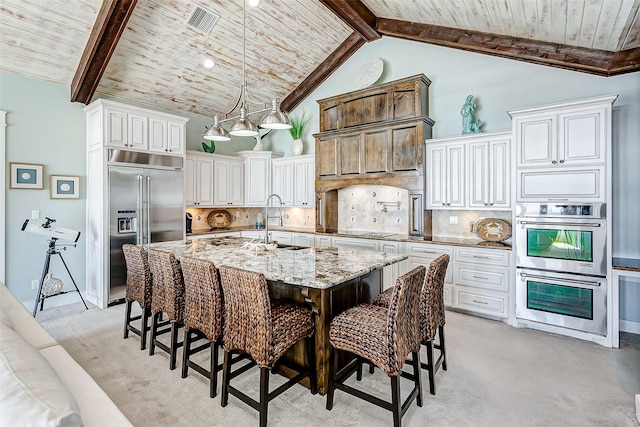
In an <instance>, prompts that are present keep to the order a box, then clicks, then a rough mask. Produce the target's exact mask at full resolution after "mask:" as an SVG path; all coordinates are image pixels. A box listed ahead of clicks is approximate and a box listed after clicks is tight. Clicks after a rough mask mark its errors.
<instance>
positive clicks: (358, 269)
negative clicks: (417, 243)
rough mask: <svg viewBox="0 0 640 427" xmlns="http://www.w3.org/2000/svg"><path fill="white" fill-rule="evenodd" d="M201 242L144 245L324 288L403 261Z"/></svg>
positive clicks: (344, 251) (238, 241)
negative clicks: (197, 246) (194, 246)
mask: <svg viewBox="0 0 640 427" xmlns="http://www.w3.org/2000/svg"><path fill="white" fill-rule="evenodd" d="M202 240H204V241H205V242H206V245H205V246H204V247H203V248H202V249H200V250H198V251H195V252H193V253H190V252H189V251H188V250H189V248H191V247H192V242H191V241H190V240H186V241H185V240H176V241H171V242H159V243H151V244H148V245H144V247H145V248H155V249H160V250H165V251H170V252H173V254H174V255H175V256H176V257H177V258H178V259H180V258H181V257H185V256H187V257H194V258H200V259H206V260H208V261H211V262H213V263H214V264H215V265H216V266H217V267H220V266H223V265H230V266H234V267H238V268H242V269H245V270H250V271H255V272H259V273H263V274H264V275H265V277H266V279H267V280H271V281H281V282H283V283H287V284H291V285H298V286H305V287H310V288H317V289H327V288H330V287H332V286H335V285H338V284H340V283H343V282H346V281H348V280H351V279H355V278H356V277H360V276H363V275H365V274H367V273H369V272H371V271H373V270H376V269H380V268H383V267H385V266H387V265H391V264H394V263H396V262H400V261H402V260H405V259H407V256H406V255H396V254H387V253H383V252H375V251H369V250H361V249H351V248H304V249H299V248H296V249H291V248H278V249H275V250H274V251H263V252H256V251H255V250H250V249H245V248H243V244H244V243H245V242H250V241H251V239H245V238H241V237H221V238H212V239H207V238H204V239H199V240H198V241H202Z"/></svg>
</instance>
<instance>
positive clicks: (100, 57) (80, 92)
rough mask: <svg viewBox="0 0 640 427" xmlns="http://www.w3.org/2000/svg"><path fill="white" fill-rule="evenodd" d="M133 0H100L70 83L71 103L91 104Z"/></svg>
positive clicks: (127, 17)
mask: <svg viewBox="0 0 640 427" xmlns="http://www.w3.org/2000/svg"><path fill="white" fill-rule="evenodd" d="M136 3H137V0H104V2H103V3H102V7H101V8H100V12H99V13H98V17H97V18H96V23H95V25H94V26H93V29H92V30H91V34H90V36H89V41H88V42H87V45H86V47H85V50H84V52H83V53H82V57H81V58H80V63H79V65H78V68H77V70H76V73H75V75H74V77H73V80H72V82H71V101H72V102H74V101H78V102H82V103H84V104H88V103H89V102H91V98H92V97H93V94H94V93H95V90H96V88H97V87H98V84H99V82H100V78H101V77H102V75H103V73H104V70H105V69H106V67H107V65H108V63H109V59H110V58H111V55H112V54H113V51H114V50H115V47H116V45H117V44H118V40H119V39H120V36H121V35H122V33H123V31H124V30H125V28H126V25H127V21H128V20H129V17H130V16H131V14H132V13H133V10H134V8H135V6H136Z"/></svg>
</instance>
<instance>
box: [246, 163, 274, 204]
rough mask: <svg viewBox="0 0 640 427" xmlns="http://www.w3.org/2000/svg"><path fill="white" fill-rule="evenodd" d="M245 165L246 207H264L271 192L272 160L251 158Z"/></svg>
mask: <svg viewBox="0 0 640 427" xmlns="http://www.w3.org/2000/svg"><path fill="white" fill-rule="evenodd" d="M245 163H246V165H247V167H246V168H245V181H246V183H247V188H246V189H245V198H246V200H245V205H246V206H261V207H264V205H265V203H267V198H268V197H269V192H270V191H271V179H270V178H271V160H270V159H269V157H267V156H251V157H247V158H246V159H245Z"/></svg>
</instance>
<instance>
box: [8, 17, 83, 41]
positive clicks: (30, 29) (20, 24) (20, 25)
mask: <svg viewBox="0 0 640 427" xmlns="http://www.w3.org/2000/svg"><path fill="white" fill-rule="evenodd" d="M43 28H47V29H50V30H51V31H50V34H51V36H50V37H47V38H43V37H42V29H43ZM2 30H3V33H5V34H7V32H8V30H12V32H15V33H20V34H29V35H30V37H28V39H30V40H36V41H37V43H38V44H42V45H47V47H48V48H49V49H51V48H55V47H56V45H57V44H64V45H67V46H72V47H74V48H75V49H82V48H83V47H84V44H83V43H82V40H83V39H84V37H85V36H86V34H87V33H84V32H81V31H77V30H75V29H73V28H67V31H59V30H54V29H53V28H52V27H50V26H47V25H44V23H42V22H41V23H36V22H29V21H24V20H20V19H16V18H13V17H6V16H5V17H4V18H3V19H2ZM3 42H4V40H3ZM52 44H53V45H52Z"/></svg>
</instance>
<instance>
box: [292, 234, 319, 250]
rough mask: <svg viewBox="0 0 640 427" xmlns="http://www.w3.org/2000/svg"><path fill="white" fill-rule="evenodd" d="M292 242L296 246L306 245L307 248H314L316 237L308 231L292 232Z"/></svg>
mask: <svg viewBox="0 0 640 427" xmlns="http://www.w3.org/2000/svg"><path fill="white" fill-rule="evenodd" d="M291 236H292V242H293V244H294V245H296V246H304V247H306V248H312V247H314V246H315V237H316V236H314V235H313V234H306V233H291Z"/></svg>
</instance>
